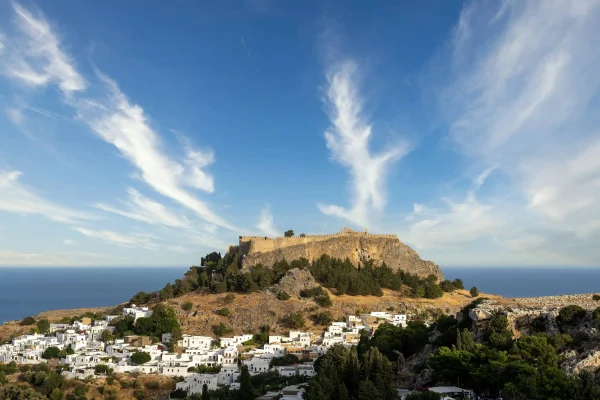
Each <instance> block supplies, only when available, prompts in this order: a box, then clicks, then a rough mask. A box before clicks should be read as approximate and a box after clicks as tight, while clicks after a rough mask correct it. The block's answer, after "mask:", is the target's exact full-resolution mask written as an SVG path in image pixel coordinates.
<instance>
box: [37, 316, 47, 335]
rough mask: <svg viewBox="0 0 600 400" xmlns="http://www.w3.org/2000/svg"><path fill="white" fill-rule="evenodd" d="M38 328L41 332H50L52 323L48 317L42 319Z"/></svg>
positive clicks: (38, 323)
mask: <svg viewBox="0 0 600 400" xmlns="http://www.w3.org/2000/svg"><path fill="white" fill-rule="evenodd" d="M36 326H37V329H38V332H40V333H48V331H49V330H50V323H49V322H48V320H47V319H40V320H39V321H38V322H37V324H36Z"/></svg>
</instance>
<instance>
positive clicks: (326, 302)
mask: <svg viewBox="0 0 600 400" xmlns="http://www.w3.org/2000/svg"><path fill="white" fill-rule="evenodd" d="M315 303H317V304H318V305H320V306H321V307H331V306H332V305H333V302H332V301H331V298H330V297H329V295H328V294H327V293H325V294H324V295H322V296H317V297H315Z"/></svg>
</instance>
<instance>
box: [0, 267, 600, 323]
mask: <svg viewBox="0 0 600 400" xmlns="http://www.w3.org/2000/svg"><path fill="white" fill-rule="evenodd" d="M187 269H188V267H161V268H158V267H152V268H143V267H139V268H137V267H110V268H100V267H93V268H91V267H85V268H84V267H81V268H76V267H68V268H67V267H65V268H61V267H51V268H50V267H40V268H35V267H14V268H13V267H10V268H8V267H4V268H0V323H2V322H5V321H11V320H17V319H22V318H24V317H26V316H29V315H36V314H38V313H40V312H42V311H47V310H60V309H69V308H85V307H102V306H113V305H115V304H119V303H122V302H125V301H128V300H129V299H130V298H131V296H133V295H134V294H135V293H137V292H139V291H146V292H149V291H155V290H158V289H160V288H162V287H163V286H164V285H165V284H166V283H167V282H173V281H174V280H175V279H178V278H181V277H182V276H183V274H184V273H185V271H187ZM442 272H443V273H444V276H445V277H446V279H450V280H452V279H455V278H460V279H462V280H463V282H464V285H465V288H467V289H469V288H471V287H472V286H476V287H477V288H478V289H479V291H481V292H484V293H493V294H499V295H502V296H505V297H537V296H553V295H559V294H578V293H600V268H555V267H552V268H545V267H526V268H517V267H445V268H444V267H442Z"/></svg>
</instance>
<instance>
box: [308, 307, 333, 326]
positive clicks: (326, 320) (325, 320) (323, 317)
mask: <svg viewBox="0 0 600 400" xmlns="http://www.w3.org/2000/svg"><path fill="white" fill-rule="evenodd" d="M311 319H312V320H313V322H314V323H315V324H318V325H324V326H327V325H329V324H331V322H332V321H333V315H331V312H330V311H323V312H320V313H317V314H313V315H312V316H311Z"/></svg>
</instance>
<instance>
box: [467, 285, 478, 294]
mask: <svg viewBox="0 0 600 400" xmlns="http://www.w3.org/2000/svg"><path fill="white" fill-rule="evenodd" d="M469 293H471V297H477V296H479V290H478V289H477V287H475V286H473V287H472V288H471V290H469Z"/></svg>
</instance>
